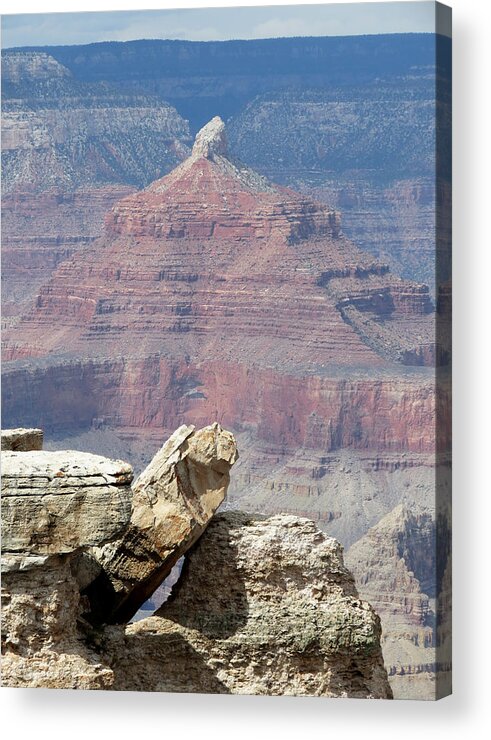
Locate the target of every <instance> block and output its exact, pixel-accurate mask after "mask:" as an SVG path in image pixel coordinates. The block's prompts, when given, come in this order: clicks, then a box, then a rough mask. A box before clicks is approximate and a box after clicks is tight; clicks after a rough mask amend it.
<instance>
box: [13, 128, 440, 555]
mask: <svg viewBox="0 0 491 740" xmlns="http://www.w3.org/2000/svg"><path fill="white" fill-rule="evenodd" d="M54 327H56V330H55V329H54ZM4 338H5V345H4V349H3V359H4V382H3V398H4V414H5V419H6V421H7V422H8V423H10V424H12V425H14V424H16V423H20V421H21V419H23V423H30V424H31V423H32V424H33V425H34V424H39V423H40V420H41V419H42V420H44V423H47V424H48V426H49V427H50V429H51V430H57V431H58V432H59V433H61V432H62V431H64V432H65V433H66V435H67V436H68V435H69V434H79V433H81V432H82V433H85V432H89V431H90V432H91V434H92V437H93V438H95V436H96V435H97V432H98V431H100V432H101V435H102V433H103V432H104V431H109V432H110V433H112V434H113V435H114V437H115V443H116V445H115V449H118V450H119V449H120V446H118V444H117V440H118V439H119V440H123V439H124V440H125V444H127V445H128V447H129V448H131V455H132V456H133V455H134V456H135V458H134V459H136V454H137V453H136V451H137V449H138V450H143V451H145V450H146V462H148V459H149V457H150V455H149V454H148V452H149V450H152V449H154V448H155V445H156V444H158V440H159V439H161V436H162V434H163V431H162V430H165V433H169V434H170V433H171V431H172V430H173V429H175V428H176V427H177V426H179V425H181V424H183V423H184V424H189V423H192V424H195V425H197V426H202V425H203V424H206V423H208V420H209V419H214V420H217V421H219V423H221V424H222V425H224V426H227V428H231V429H232V430H233V432H234V433H235V434H239V435H242V439H241V445H243V448H244V450H249V451H250V454H247V455H245V456H244V457H243V459H242V462H241V463H240V467H241V470H240V474H239V475H237V477H236V484H235V485H234V490H233V491H232V495H233V497H234V498H236V499H238V498H239V497H241V496H242V495H248V493H249V491H250V490H251V489H250V487H249V485H248V483H247V479H248V478H249V479H250V480H252V479H254V481H257V482H258V486H260V485H261V483H260V481H263V483H264V485H263V489H262V494H261V495H263V496H264V495H265V492H267V490H271V489H274V490H275V491H279V490H283V491H284V490H286V489H285V488H284V478H285V475H284V472H285V469H286V468H288V469H289V473H288V475H289V485H290V490H292V491H293V490H295V488H297V489H298V491H299V492H300V491H301V490H310V491H312V493H313V495H312V496H311V495H310V494H309V501H308V505H307V506H305V505H304V502H303V501H302V500H300V497H297V496H296V495H295V494H294V495H292V497H291V500H290V501H288V502H284V501H281V502H276V501H274V500H273V498H271V500H270V505H271V507H270V508H269V509H268V511H270V512H271V513H274V512H277V511H284V510H285V509H286V510H288V509H291V510H292V511H293V512H299V513H300V512H302V511H305V512H310V511H312V515H313V516H319V517H322V516H324V515H325V512H326V509H327V504H328V505H329V510H330V511H332V510H333V509H332V505H331V502H330V501H331V498H332V495H331V494H332V491H329V490H328V488H329V487H328V478H327V477H326V476H322V475H320V476H318V475H317V474H316V472H315V471H316V470H322V468H325V467H326V463H325V462H324V461H325V460H326V457H327V456H328V455H329V456H331V455H332V457H330V462H329V466H330V467H331V468H333V467H334V468H336V467H337V470H338V471H340V470H341V468H342V467H343V461H342V460H341V457H342V454H341V451H342V450H345V449H349V450H350V451H353V450H359V451H360V452H361V454H363V456H364V458H368V459H369V461H368V463H367V466H368V467H369V469H370V472H369V476H370V477H372V478H377V481H374V482H375V485H376V486H377V487H379V488H381V490H382V497H383V498H386V499H387V501H384V502H383V505H382V506H379V507H378V508H377V511H376V512H375V511H374V513H373V518H372V515H371V514H370V515H369V516H368V517H367V520H366V522H367V524H368V526H370V525H371V524H373V523H374V521H375V518H374V517H375V515H376V514H377V515H379V518H380V515H383V514H385V513H387V512H388V511H389V510H390V509H391V508H393V506H394V504H395V503H397V502H398V501H399V500H400V499H401V497H402V496H403V495H404V493H405V489H404V488H399V489H398V491H397V493H396V495H397V496H398V498H397V500H396V501H394V496H393V494H392V493H389V489H393V488H395V482H396V481H395V477H392V478H390V480H387V481H386V480H385V478H384V479H383V480H382V478H383V475H382V474H380V473H379V472H378V471H380V470H382V469H384V466H385V467H386V468H388V467H389V466H390V465H391V464H392V456H394V455H396V454H398V453H408V454H411V460H412V462H411V464H412V465H414V464H415V462H416V461H417V460H418V456H420V457H419V465H418V467H419V475H420V477H421V478H424V479H425V481H426V480H428V481H429V480H430V478H431V475H430V474H429V472H428V471H429V470H430V465H431V463H430V464H428V462H427V461H428V459H429V458H428V454H429V455H430V456H431V453H432V451H433V447H434V439H433V430H434V427H435V415H436V407H435V378H434V371H433V370H432V369H431V368H429V367H426V365H428V364H431V363H432V362H433V360H434V358H435V349H434V315H433V307H432V303H431V300H430V298H429V293H428V289H427V288H426V286H422V285H416V284H413V283H410V282H407V281H403V280H401V279H399V278H397V277H395V276H393V275H391V273H390V272H389V271H388V269H387V266H386V265H385V264H383V263H380V262H378V261H377V260H375V259H374V258H373V257H371V256H369V255H367V254H364V253H362V252H361V251H360V250H358V249H357V248H356V247H355V246H354V245H353V244H352V243H351V242H350V241H349V240H348V239H347V238H346V237H345V236H344V234H343V233H342V230H341V221H340V215H339V213H338V212H337V211H335V210H334V209H333V208H330V207H329V206H327V205H325V204H322V203H318V202H316V201H313V200H312V199H310V198H308V197H306V196H304V195H300V194H298V193H295V192H294V191H292V190H290V189H288V188H284V187H280V186H277V185H274V184H273V183H271V182H269V181H268V180H266V178H264V177H263V176H261V175H259V174H258V173H256V172H254V171H253V170H252V169H251V168H249V167H247V166H246V165H244V164H242V163H240V162H238V161H236V160H235V158H234V157H233V156H232V155H231V154H230V152H229V151H228V150H227V142H226V132H225V130H224V125H223V122H222V121H221V120H220V119H218V118H215V119H213V120H212V121H211V122H210V123H209V124H208V125H207V126H205V127H204V129H203V130H202V131H201V132H200V133H199V134H198V136H197V140H196V144H195V147H194V149H193V151H192V153H191V156H190V157H189V158H188V159H186V160H185V161H184V162H182V163H181V164H180V165H179V166H178V167H176V168H175V169H174V170H173V171H172V172H171V173H169V174H168V175H167V176H165V177H163V178H161V179H159V180H157V181H155V182H154V183H152V184H151V185H149V186H148V187H147V188H145V189H144V190H142V191H140V192H138V193H136V194H133V195H130V196H128V197H126V198H123V199H122V200H121V201H119V203H118V204H117V205H115V206H114V207H113V209H112V210H111V211H110V212H109V213H108V215H107V217H106V231H105V234H104V236H103V237H102V238H101V239H100V240H98V241H97V242H94V244H93V245H92V246H91V247H88V248H87V250H86V251H85V252H84V254H83V255H82V254H79V255H78V256H74V257H73V258H69V259H67V260H65V261H64V263H63V265H60V266H59V268H58V269H57V270H56V272H55V274H54V276H53V279H52V280H51V281H50V282H49V283H48V284H47V285H45V286H44V287H43V288H42V289H41V290H40V291H39V293H38V296H37V298H36V302H35V305H34V306H33V307H32V309H31V311H30V312H28V313H27V314H26V315H25V317H24V319H23V320H22V321H21V322H20V323H19V324H18V325H17V326H16V327H15V330H14V329H13V328H10V329H7V330H6V331H5V332H4ZM9 358H11V359H10V361H9ZM408 365H416V366H415V367H408ZM54 388H62V389H63V392H62V393H55V392H54ZM33 417H36V418H33ZM113 454H114V453H113ZM118 454H120V453H119V452H118ZM336 455H337V458H336V459H334V458H335V457H336ZM425 456H426V457H425ZM293 457H296V458H299V465H298V470H299V471H306V473H305V475H304V474H303V472H302V473H300V474H297V473H296V472H294V471H293V467H292V465H291V460H292V459H293ZM389 458H390V459H389ZM132 459H133V458H132ZM302 460H306V461H310V460H312V465H310V464H309V463H308V462H307V464H303V463H302ZM375 468H376V470H375ZM375 473H376V475H375ZM393 482H394V485H393ZM297 484H298V485H297ZM425 485H426V483H425ZM430 489H431V483H428V491H430ZM429 495H431V494H430V493H429ZM327 498H329V502H327ZM315 501H317V503H318V505H317V508H315ZM252 506H254V504H252ZM254 508H255V507H254ZM336 512H338V513H339V509H336ZM341 516H342V517H344V518H343V521H342V522H341V525H342V526H341V529H340V530H339V531H340V532H341V531H344V532H347V531H348V529H349V526H350V522H351V521H352V520H351V518H350V516H349V511H348V510H346V511H343V510H342V509H341ZM319 521H321V519H320V518H319ZM328 531H329V532H330V533H331V530H328ZM363 531H366V527H365V529H364V530H363ZM363 531H362V530H361V529H360V527H356V528H353V529H352V531H351V532H349V539H346V540H345V542H346V543H348V542H352V541H354V540H355V539H357V538H358V537H359V536H360V535H361V534H362V533H363ZM332 533H333V534H336V536H337V534H338V533H337V532H334V530H333V531H332Z"/></svg>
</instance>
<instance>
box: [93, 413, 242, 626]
mask: <svg viewBox="0 0 491 740" xmlns="http://www.w3.org/2000/svg"><path fill="white" fill-rule="evenodd" d="M236 459H237V447H236V444H235V440H234V438H233V436H232V435H231V434H230V432H226V431H224V430H223V429H222V428H221V427H220V426H219V425H218V424H213V425H212V426H208V427H205V428H204V429H200V430H198V431H195V430H194V427H192V426H188V427H187V426H182V427H180V428H179V429H178V430H177V431H176V432H175V433H174V434H173V435H172V436H171V437H170V439H169V440H168V441H167V442H166V443H165V444H164V446H163V447H162V449H161V450H160V451H159V452H158V453H157V454H156V455H155V457H154V458H153V460H152V461H151V463H150V465H149V466H148V467H147V468H146V469H145V470H144V471H143V473H142V474H141V475H140V477H139V478H138V480H137V481H136V483H135V485H134V487H133V504H132V513H131V520H130V523H129V525H128V527H127V529H126V531H125V532H124V534H123V535H122V537H121V538H119V539H117V540H114V541H113V542H111V543H110V544H108V545H106V546H104V547H103V548H95V549H94V550H93V551H92V555H93V557H94V558H95V559H96V560H97V562H98V563H99V565H100V566H102V572H101V574H100V575H99V576H98V577H97V578H96V580H95V581H94V582H93V583H91V584H90V586H89V587H88V588H87V591H86V593H87V595H88V597H89V600H90V603H91V609H90V613H88V615H87V616H88V618H89V619H90V620H91V621H93V622H96V623H97V622H99V623H100V622H109V623H111V622H127V621H128V620H129V619H131V617H132V616H133V615H134V614H135V612H136V611H137V610H138V609H139V608H140V606H141V605H142V604H143V603H144V602H145V601H146V600H147V599H148V598H149V597H150V596H151V595H152V593H153V592H154V591H155V589H156V588H157V587H158V586H159V585H160V584H161V582H162V581H163V580H164V578H165V577H166V576H167V575H168V574H169V573H170V571H171V570H172V568H173V566H174V565H175V563H176V562H177V560H178V559H179V558H180V557H181V555H183V554H184V553H185V552H186V551H187V550H188V549H189V547H191V545H192V544H193V543H194V542H195V541H196V540H197V539H198V537H199V536H200V535H201V534H202V533H203V531H204V530H205V528H206V526H207V524H208V522H209V520H210V518H211V517H212V516H213V514H214V512H215V511H216V509H217V508H218V506H219V505H220V504H221V503H222V501H223V499H224V497H225V495H226V492H227V488H228V484H229V481H230V476H229V470H230V467H231V466H232V465H233V464H234V462H235V460H236Z"/></svg>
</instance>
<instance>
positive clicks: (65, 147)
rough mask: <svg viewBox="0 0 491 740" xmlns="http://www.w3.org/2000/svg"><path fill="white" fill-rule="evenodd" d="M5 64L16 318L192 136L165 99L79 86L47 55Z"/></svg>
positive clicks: (7, 308) (5, 182)
mask: <svg viewBox="0 0 491 740" xmlns="http://www.w3.org/2000/svg"><path fill="white" fill-rule="evenodd" d="M2 61H3V64H2V258H3V270H2V280H3V287H4V290H3V296H2V303H3V314H4V316H5V315H8V316H9V315H10V316H18V315H19V314H20V313H22V308H23V306H24V305H25V304H26V302H27V301H28V300H29V299H32V297H33V296H34V294H35V292H36V291H37V289H38V288H39V285H40V284H41V283H42V282H43V281H45V280H46V279H47V278H48V277H49V275H50V274H51V272H52V271H53V269H54V268H55V267H56V266H57V265H58V264H59V263H60V262H61V261H63V260H64V259H66V258H68V257H69V256H70V255H71V254H73V253H74V252H75V251H76V250H77V249H80V248H83V247H84V246H86V245H87V244H89V243H90V242H91V241H92V240H93V239H94V237H96V236H99V234H100V231H101V228H102V223H103V216H104V213H105V212H106V211H107V210H108V209H109V208H110V207H111V205H112V204H113V203H114V202H115V200H118V199H120V198H121V197H123V196H124V195H126V194H128V192H131V191H132V190H134V189H135V186H141V185H143V184H145V183H147V182H149V180H151V179H153V178H155V177H157V176H158V175H160V174H162V173H163V172H166V171H168V170H169V169H171V167H173V166H174V165H175V164H177V162H178V161H179V160H180V159H181V157H182V156H183V155H184V154H185V153H186V151H187V148H186V140H187V138H188V136H189V130H188V127H187V124H186V123H185V121H184V120H183V119H182V118H181V117H180V116H179V115H178V113H177V112H176V111H175V109H174V108H172V107H171V106H169V105H168V104H166V103H164V102H163V101H159V100H157V99H155V98H154V97H152V96H149V95H140V96H139V95H131V96H130V95H127V94H126V95H125V94H124V93H122V91H121V90H117V89H114V88H112V87H111V86H110V85H108V84H106V83H104V82H97V83H84V82H80V81H79V80H76V79H75V78H74V77H73V75H72V73H71V72H70V71H69V70H68V69H67V68H66V67H64V66H63V65H62V64H60V63H59V62H57V61H56V60H55V59H54V58H53V57H52V56H50V55H49V54H46V53H44V52H16V51H12V52H9V53H8V54H3V55H2ZM143 141H144V142H145V145H144V146H143V145H142V142H143Z"/></svg>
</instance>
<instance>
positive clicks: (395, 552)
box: [346, 502, 451, 699]
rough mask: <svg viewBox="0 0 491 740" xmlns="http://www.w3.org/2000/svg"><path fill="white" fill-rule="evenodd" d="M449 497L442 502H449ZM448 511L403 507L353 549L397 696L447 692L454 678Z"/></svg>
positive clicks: (350, 555) (352, 563) (350, 560)
mask: <svg viewBox="0 0 491 740" xmlns="http://www.w3.org/2000/svg"><path fill="white" fill-rule="evenodd" d="M442 503H443V502H442ZM450 541H451V537H450V523H449V514H448V512H445V511H444V510H443V507H442V510H440V511H439V512H438V514H435V511H434V508H433V510H432V506H431V504H429V505H426V506H421V505H419V506H417V507H415V506H412V507H411V509H409V508H408V507H407V506H403V505H400V506H397V507H396V508H395V509H394V510H393V511H392V512H390V514H387V515H386V516H385V517H383V518H382V519H381V521H380V522H378V524H376V525H375V526H374V527H372V528H371V529H370V530H369V531H368V532H367V534H366V535H365V536H364V537H362V538H361V539H360V540H358V542H356V543H354V544H353V545H352V546H351V547H350V549H349V550H348V552H347V554H346V563H347V565H348V567H349V568H350V569H351V571H352V572H353V575H354V576H355V580H356V584H357V587H358V589H359V591H360V594H361V595H362V597H363V598H365V599H367V600H368V601H369V602H370V604H372V605H373V607H374V609H375V610H376V611H377V614H379V615H380V619H381V621H382V649H383V654H384V660H385V665H386V667H387V671H388V673H389V680H390V683H391V686H392V689H393V691H394V696H395V697H396V698H401V699H431V698H440V697H441V696H446V695H447V694H448V693H450V685H451V639H450V636H451V627H450V622H451V615H450V611H451V608H450V599H451V580H450V579H451V560H450Z"/></svg>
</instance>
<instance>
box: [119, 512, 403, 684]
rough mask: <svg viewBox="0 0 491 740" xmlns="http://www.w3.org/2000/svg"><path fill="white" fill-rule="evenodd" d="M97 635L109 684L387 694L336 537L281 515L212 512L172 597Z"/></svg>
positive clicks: (375, 636)
mask: <svg viewBox="0 0 491 740" xmlns="http://www.w3.org/2000/svg"><path fill="white" fill-rule="evenodd" d="M104 644H105V647H104V651H105V654H104V659H105V662H106V663H107V664H109V665H111V668H112V669H113V671H114V688H115V689H118V690H140V691H179V692H208V693H232V694H270V695H271V694H272V695H279V694H295V695H315V696H331V697H334V696H337V697H339V696H346V697H348V696H349V697H359V698H386V699H388V698H392V693H391V689H390V687H389V684H388V681H387V673H386V671H385V668H384V665H383V661H382V653H381V649H380V620H379V618H378V616H377V615H376V614H375V612H374V611H373V609H372V608H371V606H369V604H367V603H366V602H363V601H361V600H360V598H359V597H358V594H357V591H356V588H355V585H354V581H353V577H352V576H351V574H350V572H349V571H348V570H347V568H346V567H345V566H344V564H343V557H342V548H341V545H339V543H338V542H337V541H336V540H334V539H332V538H331V537H328V536H327V535H325V534H323V533H322V532H320V531H319V530H318V529H317V527H316V526H315V524H314V523H313V522H311V521H310V520H308V519H300V518H298V517H294V516H290V515H278V516H273V517H270V518H265V517H261V516H258V515H248V514H244V513H240V512H227V513H224V514H218V515H216V516H215V517H214V518H213V520H212V522H211V523H210V525H209V527H208V529H207V531H206V532H205V534H204V535H203V536H202V537H201V539H200V540H199V542H198V543H197V545H196V546H195V548H194V549H193V550H192V551H191V552H190V553H189V555H188V556H187V558H186V562H185V566H184V569H183V572H182V575H181V578H180V580H179V582H178V583H177V585H176V586H175V587H174V589H173V592H172V595H171V598H170V600H169V601H168V602H167V603H166V604H164V605H163V606H162V607H161V609H160V610H159V611H158V612H157V613H156V615H154V616H152V617H149V618H147V619H144V620H142V621H140V622H136V623H134V624H131V625H129V626H128V627H127V628H126V629H125V630H123V628H118V627H108V628H107V629H106V631H105V643H104Z"/></svg>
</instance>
